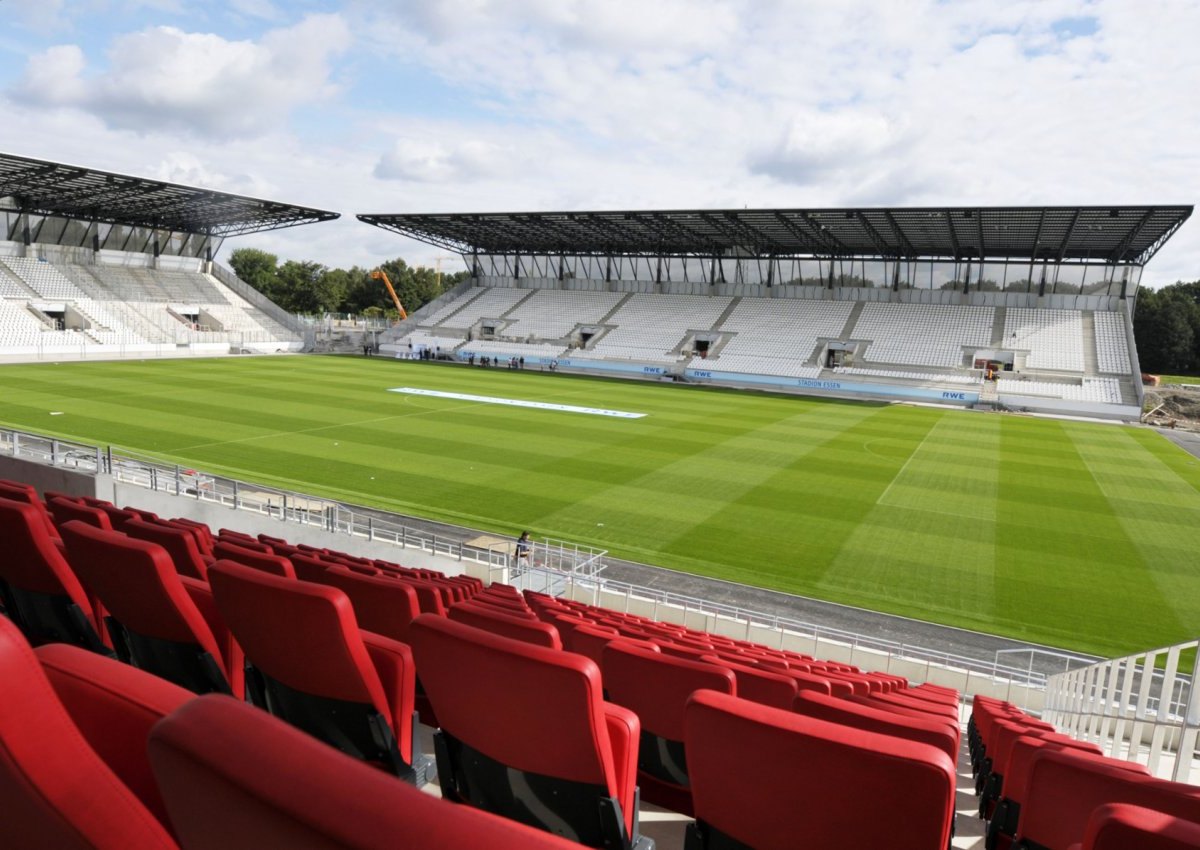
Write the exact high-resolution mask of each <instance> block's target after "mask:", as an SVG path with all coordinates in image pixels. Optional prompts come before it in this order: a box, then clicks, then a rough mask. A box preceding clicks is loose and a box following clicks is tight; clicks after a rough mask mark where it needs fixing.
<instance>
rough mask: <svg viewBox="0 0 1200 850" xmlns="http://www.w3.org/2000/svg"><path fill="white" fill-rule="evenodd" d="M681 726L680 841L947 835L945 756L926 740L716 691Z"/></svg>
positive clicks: (918, 845)
mask: <svg viewBox="0 0 1200 850" xmlns="http://www.w3.org/2000/svg"><path fill="white" fill-rule="evenodd" d="M684 732H685V735H684V742H685V744H686V745H687V753H688V769H689V773H690V776H691V780H692V797H693V799H694V801H695V812H696V822H695V823H694V824H691V825H690V826H689V827H688V836H687V844H686V847H687V848H688V850H701V848H711V850H718V848H747V847H752V848H755V850H794V848H796V847H854V848H858V847H863V848H866V847H887V848H889V850H941V848H945V847H947V846H948V845H949V842H950V836H951V825H952V823H953V819H954V795H955V773H954V763H953V762H952V761H951V760H950V758H949V756H947V755H946V754H945V753H944V752H942V751H941V750H939V749H936V748H935V747H932V746H929V745H928V744H921V743H915V742H912V741H906V740H902V739H899V738H895V737H892V736H888V735H879V734H875V733H872V732H865V731H862V730H860V729H851V728H848V727H846V726H841V725H838V724H834V723H827V722H825V721H823V720H817V719H815V718H812V717H805V716H803V715H799V714H794V713H792V712H789V711H781V710H779V709H773V708H770V707H768V706H763V705H758V704H756V703H752V702H749V701H748V700H743V699H738V698H737V697H732V696H729V695H727V694H720V693H716V692H714V691H698V692H697V693H695V694H694V695H693V696H692V698H691V700H690V701H689V703H688V706H687V710H686V712H685V715H684ZM864 801H870V803H869V805H867V806H865V807H864Z"/></svg>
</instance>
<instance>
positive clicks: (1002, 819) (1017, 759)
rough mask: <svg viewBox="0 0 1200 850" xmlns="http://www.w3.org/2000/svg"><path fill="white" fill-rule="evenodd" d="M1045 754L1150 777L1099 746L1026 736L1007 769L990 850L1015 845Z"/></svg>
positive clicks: (1018, 743) (993, 815) (990, 825)
mask: <svg viewBox="0 0 1200 850" xmlns="http://www.w3.org/2000/svg"><path fill="white" fill-rule="evenodd" d="M1043 750H1070V751H1071V752H1075V753H1079V754H1083V755H1086V756H1088V757H1091V758H1094V759H1098V760H1100V761H1104V762H1107V763H1109V764H1111V765H1112V766H1114V767H1117V768H1121V769H1124V770H1129V771H1133V772H1135V773H1141V774H1143V775H1148V774H1147V773H1146V768H1144V767H1142V766H1141V765H1140V764H1138V763H1136V762H1131V761H1119V760H1117V759H1108V758H1106V757H1105V756H1104V754H1103V753H1102V752H1101V750H1100V748H1099V747H1097V746H1096V745H1095V744H1090V743H1087V742H1085V741H1079V740H1076V739H1074V738H1070V737H1068V736H1066V735H1045V736H1041V737H1033V736H1026V737H1022V738H1018V739H1017V740H1016V741H1014V742H1013V745H1012V751H1011V752H1010V753H1009V757H1008V763H1007V764H1006V765H1005V766H1004V774H1005V781H1004V793H1003V796H1002V797H1001V798H1000V800H999V802H997V803H996V805H995V807H994V808H993V810H992V813H991V820H990V821H989V822H988V831H987V840H986V842H985V845H984V846H985V847H986V848H987V850H1003V848H1007V847H1008V846H1009V845H1010V844H1011V843H1012V838H1013V836H1014V835H1016V832H1017V824H1018V822H1019V821H1020V817H1021V806H1022V804H1023V803H1024V802H1025V800H1026V799H1027V797H1028V792H1029V774H1030V771H1031V769H1032V767H1033V761H1034V759H1035V758H1036V756H1037V755H1038V753H1040V752H1042V751H1043Z"/></svg>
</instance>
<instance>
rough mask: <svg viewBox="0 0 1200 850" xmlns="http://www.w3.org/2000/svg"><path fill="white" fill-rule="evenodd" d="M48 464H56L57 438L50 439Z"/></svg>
mask: <svg viewBox="0 0 1200 850" xmlns="http://www.w3.org/2000/svg"><path fill="white" fill-rule="evenodd" d="M50 465H51V466H58V440H51V441H50Z"/></svg>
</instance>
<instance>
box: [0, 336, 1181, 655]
mask: <svg viewBox="0 0 1200 850" xmlns="http://www.w3.org/2000/svg"><path fill="white" fill-rule="evenodd" d="M397 387H411V388H417V389H425V390H435V391H441V392H447V393H458V394H472V395H480V396H494V397H500V398H505V399H519V400H528V401H537V402H548V403H552V404H562V405H578V406H588V407H600V408H608V409H614V410H619V411H625V412H632V413H642V414H645V416H644V417H642V418H636V419H634V418H616V417H607V416H598V415H587V414H583V413H572V412H563V411H558V410H550V409H529V408H522V407H512V406H504V405H499V404H492V403H485V402H479V401H471V400H463V399H454V398H443V397H429V396H418V395H406V394H399V393H393V392H388V390H389V389H390V388H397ZM52 413H55V414H57V415H51V414H52ZM0 422H3V423H6V424H7V425H9V426H11V427H16V428H20V429H24V430H29V431H34V432H38V433H47V434H55V435H58V436H62V437H66V438H74V439H78V440H81V441H87V442H98V443H101V444H111V445H113V446H114V447H118V448H126V449H131V450H136V451H139V452H144V453H149V454H153V455H156V456H159V457H162V458H164V459H170V460H175V461H179V462H182V463H186V464H187V465H189V466H195V467H198V468H201V469H205V470H208V471H211V472H216V473H222V474H226V475H231V476H236V477H241V478H245V479H250V480H256V481H260V482H264V483H269V484H274V485H277V486H283V487H287V488H292V489H297V490H303V491H309V492H313V493H319V494H323V495H327V496H331V497H336V498H340V499H343V500H347V501H351V502H355V503H360V504H367V505H374V506H378V507H383V508H387V509H392V510H396V511H401V512H406V513H412V514H416V515H421V516H426V517H430V518H433V519H440V520H446V521H450V522H454V523H458V524H462V525H469V526H474V527H478V528H481V529H487V530H492V531H498V532H504V533H508V534H512V533H514V532H517V531H519V530H521V529H526V528H528V529H530V530H531V531H532V532H533V534H534V535H535V536H547V537H555V538H560V539H565V540H571V541H577V542H580V543H585V544H590V545H593V546H598V547H603V548H606V549H608V550H610V551H611V552H612V553H613V554H614V555H617V556H620V557H624V558H629V559H632V560H638V561H643V562H647V563H652V564H659V565H663V566H668V567H673V568H676V569H680V570H686V571H689V572H694V573H701V574H705V575H711V576H716V577H720V578H724V579H729V580H733V581H737V582H744V583H747V584H754V585H760V586H764V587H770V588H776V589H779V590H785V591H790V592H794V593H800V594H805V595H808V596H814V597H818V598H822V599H828V600H833V601H836V602H843V603H848V604H852V605H859V606H863V607H866V608H871V609H876V610H881V611H888V612H892V613H897V614H903V615H908V616H912V617H917V618H920V619H925V620H932V621H935V622H941V623H946V624H951V625H955V626H962V627H966V628H971V629H978V630H981V631H986V632H991V633H995V634H1003V635H1008V636H1012V637H1016V638H1020V639H1024V640H1031V641H1036V642H1041V643H1046V644H1050V645H1054V646H1060V647H1065V648H1070V649H1076V650H1081V651H1089V652H1095V653H1099V654H1103V655H1113V654H1116V653H1118V652H1121V651H1126V650H1130V651H1131V650H1136V649H1145V648H1149V647H1152V646H1159V645H1164V644H1169V643H1174V642H1178V641H1181V640H1185V639H1191V638H1195V637H1197V636H1198V635H1200V461H1197V460H1196V459H1195V458H1192V457H1191V456H1190V455H1188V454H1186V453H1185V452H1183V451H1182V450H1180V449H1178V448H1177V447H1175V446H1174V445H1172V444H1171V443H1170V442H1168V441H1167V440H1165V439H1163V438H1162V437H1160V436H1159V435H1158V434H1156V433H1154V432H1152V431H1149V430H1145V429H1140V428H1132V427H1123V426H1113V425H1100V424H1090V423H1082V422H1069V421H1061V420H1047V419H1034V418H1027V417H1017V416H1001V415H991V414H981V413H973V412H969V411H958V410H945V409H935V408H923V407H912V406H906V405H884V404H865V403H851V402H841V401H829V400H819V399H813V398H805V397H784V396H777V395H767V394H762V393H756V392H736V391H728V390H716V389H711V388H698V387H683V386H665V385H658V384H653V383H646V382H631V381H610V380H600V379H590V378H580V377H575V376H566V375H552V374H543V373H534V372H524V373H520V372H510V371H508V370H506V369H490V370H482V369H479V368H474V369H468V368H456V367H451V366H443V365H435V364H426V363H406V362H398V361H393V360H385V359H374V360H364V359H361V358H348V357H315V356H314V357H296V356H289V357H256V358H248V359H245V360H235V359H213V360H169V361H130V362H116V363H86V362H85V363H63V364H53V363H46V364H35V365H22V366H3V367H0Z"/></svg>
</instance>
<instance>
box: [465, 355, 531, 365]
mask: <svg viewBox="0 0 1200 850" xmlns="http://www.w3.org/2000/svg"><path fill="white" fill-rule="evenodd" d="M467 363H468V365H471V366H474V365H475V353H474V352H471V353H470V354H468V355H467ZM479 365H480V366H483V367H488V366H499V365H500V358H499V357H482V356H481V357H480V358H479ZM505 365H506V366H508V368H509V369H524V368H525V358H524V357H510V358H509V359H508V362H507V363H506V364H505Z"/></svg>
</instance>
